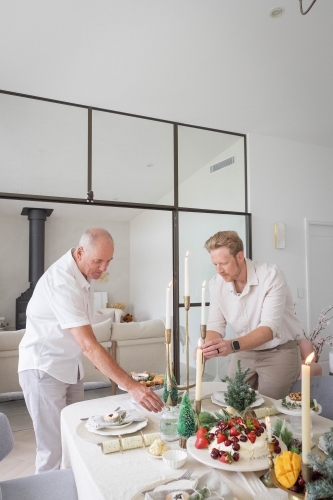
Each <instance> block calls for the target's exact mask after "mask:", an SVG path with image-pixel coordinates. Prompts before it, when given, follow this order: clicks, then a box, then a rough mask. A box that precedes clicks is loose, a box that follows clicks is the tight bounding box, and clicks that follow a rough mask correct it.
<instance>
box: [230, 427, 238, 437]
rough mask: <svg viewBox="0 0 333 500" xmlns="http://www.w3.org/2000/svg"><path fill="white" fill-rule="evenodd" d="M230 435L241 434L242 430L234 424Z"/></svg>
mask: <svg viewBox="0 0 333 500" xmlns="http://www.w3.org/2000/svg"><path fill="white" fill-rule="evenodd" d="M229 433H230V436H239V434H240V432H239V431H238V430H237V429H236V427H235V426H234V425H233V426H232V427H231V428H230V431H229Z"/></svg>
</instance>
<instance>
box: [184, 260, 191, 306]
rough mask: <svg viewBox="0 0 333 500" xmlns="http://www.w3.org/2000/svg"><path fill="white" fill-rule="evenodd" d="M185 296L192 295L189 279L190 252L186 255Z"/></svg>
mask: <svg viewBox="0 0 333 500" xmlns="http://www.w3.org/2000/svg"><path fill="white" fill-rule="evenodd" d="M184 295H185V297H189V296H190V282H189V279H188V252H186V255H185V293H184Z"/></svg>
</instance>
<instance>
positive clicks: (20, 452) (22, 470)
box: [0, 369, 213, 481]
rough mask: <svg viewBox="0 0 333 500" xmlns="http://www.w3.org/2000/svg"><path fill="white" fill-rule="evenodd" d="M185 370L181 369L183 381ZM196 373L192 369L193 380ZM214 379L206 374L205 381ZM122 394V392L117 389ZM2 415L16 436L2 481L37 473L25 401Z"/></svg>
mask: <svg viewBox="0 0 333 500" xmlns="http://www.w3.org/2000/svg"><path fill="white" fill-rule="evenodd" d="M182 372H183V370H182V369H181V379H182V378H183V377H182ZM193 375H194V376H195V372H194V370H193V369H190V376H191V378H193ZM212 379H213V377H211V376H209V375H206V374H204V376H203V380H212ZM117 392H119V393H120V394H121V393H122V391H119V390H118V389H117ZM110 395H111V388H110V387H103V388H94V389H90V390H85V391H84V399H85V400H87V399H96V398H104V397H106V396H110ZM0 413H4V414H5V415H7V417H8V419H9V423H10V426H11V429H12V432H13V435H14V442H15V444H14V449H13V450H12V451H11V453H10V454H9V455H8V456H7V457H6V458H5V459H4V460H2V462H0V481H6V480H7V479H14V478H16V477H25V476H30V475H32V474H34V473H35V458H36V440H35V434H34V430H33V427H32V421H31V418H30V415H29V413H28V410H27V407H26V405H25V402H24V399H19V400H15V401H6V402H3V403H1V402H0Z"/></svg>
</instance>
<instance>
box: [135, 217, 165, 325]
mask: <svg viewBox="0 0 333 500" xmlns="http://www.w3.org/2000/svg"><path fill="white" fill-rule="evenodd" d="M130 252H131V253H130V273H131V286H130V288H131V306H130V309H131V313H132V314H133V316H134V319H135V321H144V320H147V319H152V318H162V319H163V321H165V303H166V288H167V286H168V283H170V281H171V280H172V214H171V212H162V211H157V210H147V211H145V212H144V213H143V214H141V215H139V216H138V217H136V218H135V219H134V220H133V221H132V222H131V237H130Z"/></svg>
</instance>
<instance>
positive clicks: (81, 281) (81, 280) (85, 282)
mask: <svg viewBox="0 0 333 500" xmlns="http://www.w3.org/2000/svg"><path fill="white" fill-rule="evenodd" d="M74 250H75V248H71V249H70V250H68V252H67V256H68V261H69V263H70V266H71V269H72V270H73V274H74V277H75V279H76V281H77V283H78V285H79V286H80V287H81V288H85V289H86V290H87V291H88V290H89V288H90V281H91V280H90V278H88V279H86V278H85V277H84V276H83V274H82V273H81V271H80V269H79V268H78V267H77V264H76V262H75V259H74V257H73V252H74Z"/></svg>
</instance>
